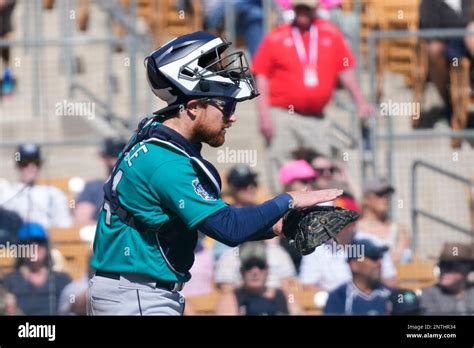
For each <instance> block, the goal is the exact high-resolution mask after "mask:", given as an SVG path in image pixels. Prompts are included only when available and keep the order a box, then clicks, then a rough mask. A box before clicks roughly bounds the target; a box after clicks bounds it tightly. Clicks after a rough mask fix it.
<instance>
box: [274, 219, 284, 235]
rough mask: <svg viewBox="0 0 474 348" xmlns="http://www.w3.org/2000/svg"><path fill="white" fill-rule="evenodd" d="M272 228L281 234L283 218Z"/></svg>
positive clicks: (277, 233) (275, 232)
mask: <svg viewBox="0 0 474 348" xmlns="http://www.w3.org/2000/svg"><path fill="white" fill-rule="evenodd" d="M272 229H273V233H274V234H275V235H277V236H279V235H281V233H282V232H283V218H282V219H280V220H278V221H277V223H276V224H275V225H273V227H272Z"/></svg>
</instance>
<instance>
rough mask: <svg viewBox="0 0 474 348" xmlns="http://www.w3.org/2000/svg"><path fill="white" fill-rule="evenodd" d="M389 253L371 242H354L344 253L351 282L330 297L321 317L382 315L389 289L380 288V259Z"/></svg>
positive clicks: (382, 286) (386, 308)
mask: <svg viewBox="0 0 474 348" xmlns="http://www.w3.org/2000/svg"><path fill="white" fill-rule="evenodd" d="M387 250H388V248H387V247H385V246H378V245H376V244H375V243H374V242H373V241H371V240H370V239H354V240H353V241H352V243H351V244H349V248H348V250H347V254H346V255H347V262H348V263H349V267H350V269H351V273H352V281H350V282H348V283H345V284H343V285H341V286H339V287H338V288H336V289H335V290H334V291H332V292H331V293H330V294H329V298H328V300H327V302H326V307H325V308H324V314H346V315H384V314H387V311H388V306H387V303H388V300H387V299H388V297H389V296H390V290H389V289H388V288H387V287H385V286H384V285H382V281H381V268H382V258H383V255H384V253H385V252H386V251H387Z"/></svg>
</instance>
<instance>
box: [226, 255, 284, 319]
mask: <svg viewBox="0 0 474 348" xmlns="http://www.w3.org/2000/svg"><path fill="white" fill-rule="evenodd" d="M240 272H241V274H242V280H243V284H242V287H240V288H239V289H237V290H235V292H233V293H230V294H224V295H222V298H221V302H220V303H219V304H218V309H217V314H221V315H222V314H224V315H288V314H289V311H288V305H287V299H286V296H285V294H284V292H283V291H282V290H281V289H272V288H267V287H266V282H267V277H268V264H267V261H266V259H265V258H262V257H257V256H253V257H250V258H248V259H246V260H244V261H243V262H242V265H241V267H240Z"/></svg>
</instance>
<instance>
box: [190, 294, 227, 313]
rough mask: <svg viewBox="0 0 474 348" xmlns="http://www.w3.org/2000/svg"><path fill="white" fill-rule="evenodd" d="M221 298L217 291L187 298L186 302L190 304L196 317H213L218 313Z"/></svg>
mask: <svg viewBox="0 0 474 348" xmlns="http://www.w3.org/2000/svg"><path fill="white" fill-rule="evenodd" d="M219 296H220V294H219V293H218V292H217V291H213V292H211V293H209V294H205V295H201V296H190V297H186V302H187V303H189V304H190V306H191V307H192V308H193V311H194V313H195V314H196V315H212V314H215V312H216V305H217V302H218V300H219Z"/></svg>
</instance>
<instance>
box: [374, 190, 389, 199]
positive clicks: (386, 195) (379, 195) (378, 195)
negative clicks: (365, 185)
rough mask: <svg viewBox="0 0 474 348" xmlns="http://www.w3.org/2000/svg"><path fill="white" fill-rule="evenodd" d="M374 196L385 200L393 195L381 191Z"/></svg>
mask: <svg viewBox="0 0 474 348" xmlns="http://www.w3.org/2000/svg"><path fill="white" fill-rule="evenodd" d="M374 194H375V195H376V196H377V197H378V198H384V197H388V196H390V195H391V194H392V192H391V191H381V192H374Z"/></svg>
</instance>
